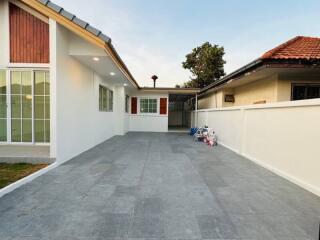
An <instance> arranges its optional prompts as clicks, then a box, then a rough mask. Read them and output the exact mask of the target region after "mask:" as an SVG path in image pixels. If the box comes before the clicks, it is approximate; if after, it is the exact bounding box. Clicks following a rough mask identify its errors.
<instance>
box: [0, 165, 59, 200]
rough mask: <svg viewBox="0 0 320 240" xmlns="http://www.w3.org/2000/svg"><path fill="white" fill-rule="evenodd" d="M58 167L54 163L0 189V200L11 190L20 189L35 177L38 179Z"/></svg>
mask: <svg viewBox="0 0 320 240" xmlns="http://www.w3.org/2000/svg"><path fill="white" fill-rule="evenodd" d="M59 165H60V164H58V163H56V162H55V163H53V164H51V165H49V166H47V167H45V168H43V169H41V170H39V171H37V172H35V173H33V174H31V175H29V176H26V177H24V178H22V179H20V180H18V181H16V182H14V183H12V184H10V185H8V186H6V187H4V188H2V189H0V198H1V197H3V196H4V195H6V194H8V193H10V192H12V191H13V190H15V189H17V188H18V187H20V186H22V185H24V184H26V183H28V182H31V181H32V180H34V179H36V178H37V177H40V176H41V175H43V174H45V173H47V172H49V171H50V170H52V169H54V168H56V167H58V166H59Z"/></svg>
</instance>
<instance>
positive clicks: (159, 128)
mask: <svg viewBox="0 0 320 240" xmlns="http://www.w3.org/2000/svg"><path fill="white" fill-rule="evenodd" d="M131 96H132V97H137V101H138V102H137V110H138V112H137V114H130V116H129V118H130V120H129V122H130V123H129V125H130V128H129V129H130V131H133V132H168V104H167V114H166V115H160V113H159V109H160V98H167V99H168V100H169V95H168V94H167V93H143V92H137V93H135V94H131ZM140 98H157V99H158V105H157V107H158V112H157V113H156V114H148V113H140V100H139V99H140ZM130 100H131V98H130ZM168 102H169V101H167V103H168ZM130 107H131V104H130ZM130 112H131V109H130Z"/></svg>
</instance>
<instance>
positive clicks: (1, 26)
mask: <svg viewBox="0 0 320 240" xmlns="http://www.w3.org/2000/svg"><path fill="white" fill-rule="evenodd" d="M0 36H1V37H0V68H2V69H3V68H6V67H7V66H8V64H9V7H8V1H7V0H2V1H0Z"/></svg>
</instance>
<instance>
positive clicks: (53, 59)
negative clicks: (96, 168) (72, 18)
mask: <svg viewBox="0 0 320 240" xmlns="http://www.w3.org/2000/svg"><path fill="white" fill-rule="evenodd" d="M49 43H50V70H49V71H50V157H51V158H56V157H57V23H56V21H54V20H52V19H49Z"/></svg>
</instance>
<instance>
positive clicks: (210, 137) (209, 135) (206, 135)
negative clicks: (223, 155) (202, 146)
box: [193, 126, 217, 146]
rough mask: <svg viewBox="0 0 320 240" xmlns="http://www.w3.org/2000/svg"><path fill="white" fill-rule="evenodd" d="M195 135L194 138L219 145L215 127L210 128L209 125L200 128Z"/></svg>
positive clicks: (210, 144)
mask: <svg viewBox="0 0 320 240" xmlns="http://www.w3.org/2000/svg"><path fill="white" fill-rule="evenodd" d="M193 136H194V140H196V141H201V142H204V143H207V144H208V145H209V146H216V145H217V136H216V134H215V132H214V131H213V129H212V128H208V126H204V127H200V128H198V130H197V131H196V133H195V134H194V135H193Z"/></svg>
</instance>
